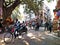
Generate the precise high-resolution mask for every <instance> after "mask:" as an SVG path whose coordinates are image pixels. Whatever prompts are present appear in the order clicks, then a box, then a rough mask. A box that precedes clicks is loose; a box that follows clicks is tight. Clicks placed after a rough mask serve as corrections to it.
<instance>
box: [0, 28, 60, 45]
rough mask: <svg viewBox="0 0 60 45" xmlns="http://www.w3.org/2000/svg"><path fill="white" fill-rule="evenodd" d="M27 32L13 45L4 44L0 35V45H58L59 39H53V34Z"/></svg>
mask: <svg viewBox="0 0 60 45" xmlns="http://www.w3.org/2000/svg"><path fill="white" fill-rule="evenodd" d="M42 30H43V29H40V30H39V31H35V30H28V34H27V35H23V37H21V38H16V39H15V41H14V43H8V44H6V43H4V42H2V40H3V35H4V34H0V45H60V39H59V38H56V37H54V35H53V33H49V32H46V31H42Z"/></svg>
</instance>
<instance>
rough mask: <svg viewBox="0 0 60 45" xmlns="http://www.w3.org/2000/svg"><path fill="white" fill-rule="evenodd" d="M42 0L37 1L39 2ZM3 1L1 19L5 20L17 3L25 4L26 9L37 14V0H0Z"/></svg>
mask: <svg viewBox="0 0 60 45" xmlns="http://www.w3.org/2000/svg"><path fill="white" fill-rule="evenodd" d="M41 1H42V0H40V1H39V3H41ZM2 2H3V19H4V20H5V19H6V18H7V17H9V16H11V14H12V11H13V10H14V9H15V8H16V7H17V6H18V5H19V4H26V5H27V9H29V11H31V10H32V11H33V12H34V13H35V14H39V13H38V12H39V7H38V4H39V3H38V1H37V0H33V1H32V0H2Z"/></svg>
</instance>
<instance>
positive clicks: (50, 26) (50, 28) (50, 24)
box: [48, 20, 53, 33]
mask: <svg viewBox="0 0 60 45" xmlns="http://www.w3.org/2000/svg"><path fill="white" fill-rule="evenodd" d="M52 27H53V25H52V22H51V20H50V21H49V26H48V28H49V31H50V33H51V32H52Z"/></svg>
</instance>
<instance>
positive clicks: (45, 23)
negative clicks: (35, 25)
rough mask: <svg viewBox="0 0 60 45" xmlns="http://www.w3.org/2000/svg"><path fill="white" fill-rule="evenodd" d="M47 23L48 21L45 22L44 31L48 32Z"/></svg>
mask: <svg viewBox="0 0 60 45" xmlns="http://www.w3.org/2000/svg"><path fill="white" fill-rule="evenodd" d="M48 26H49V23H48V21H46V22H45V30H48Z"/></svg>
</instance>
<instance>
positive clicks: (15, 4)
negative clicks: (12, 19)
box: [3, 0, 21, 21]
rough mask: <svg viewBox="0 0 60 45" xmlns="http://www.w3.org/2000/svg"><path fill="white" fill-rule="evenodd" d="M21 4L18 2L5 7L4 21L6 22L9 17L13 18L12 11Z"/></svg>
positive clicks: (17, 0)
mask: <svg viewBox="0 0 60 45" xmlns="http://www.w3.org/2000/svg"><path fill="white" fill-rule="evenodd" d="M20 3H21V1H19V0H16V1H15V2H14V3H13V4H12V5H11V6H10V7H4V6H3V20H4V21H5V20H6V18H7V17H9V16H11V14H12V11H13V10H14V9H15V8H16V7H17V6H18V5H19V4H20Z"/></svg>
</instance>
